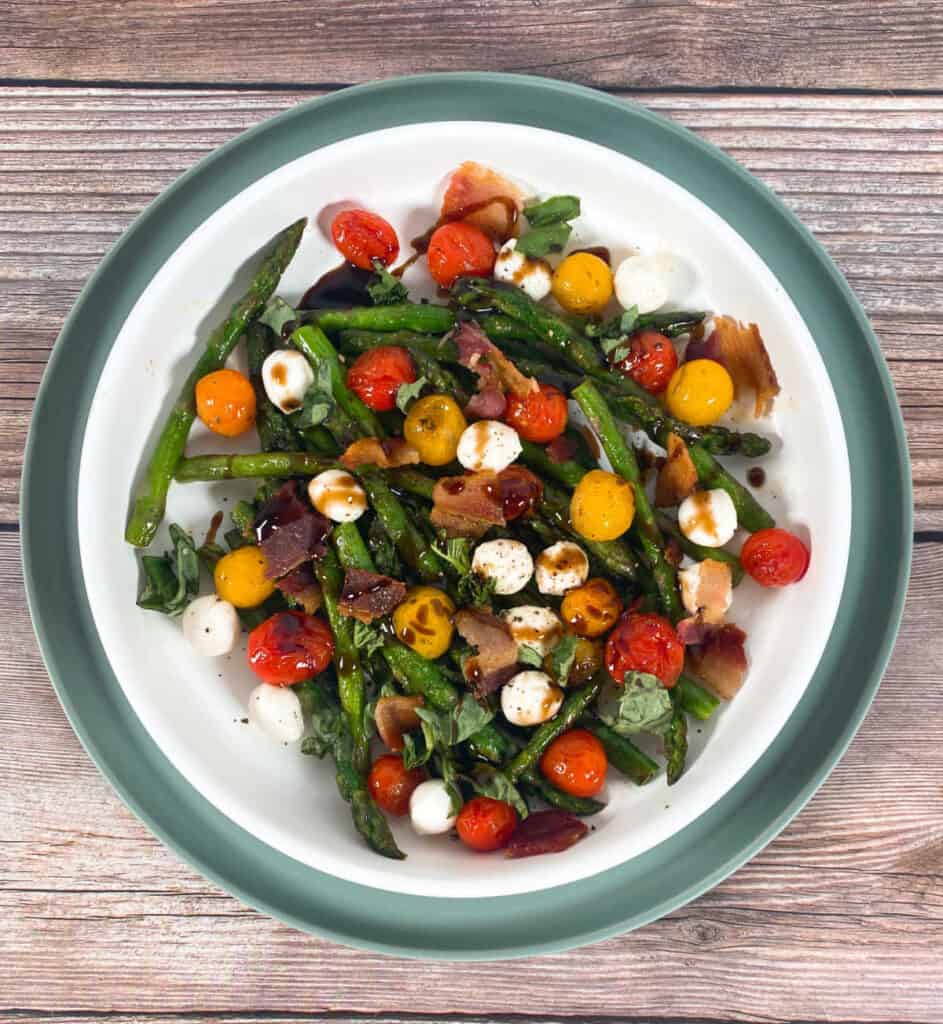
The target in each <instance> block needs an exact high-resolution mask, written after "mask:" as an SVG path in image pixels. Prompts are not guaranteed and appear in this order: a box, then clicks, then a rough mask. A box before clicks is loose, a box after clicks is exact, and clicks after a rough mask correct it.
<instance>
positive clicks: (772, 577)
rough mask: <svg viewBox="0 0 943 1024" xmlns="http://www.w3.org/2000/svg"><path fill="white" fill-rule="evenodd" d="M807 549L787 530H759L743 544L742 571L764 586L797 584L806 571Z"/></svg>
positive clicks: (807, 565) (807, 563)
mask: <svg viewBox="0 0 943 1024" xmlns="http://www.w3.org/2000/svg"><path fill="white" fill-rule="evenodd" d="M809 557H810V556H809V549H808V548H807V547H806V546H805V544H803V543H802V541H801V540H799V538H798V537H797V536H796V535H795V534H793V533H790V532H789V531H788V530H779V529H769V530H758V531H757V532H756V533H754V534H753V535H752V536H751V537H749V538H748V539H747V542H746V543H745V544H744V545H743V550H742V551H741V552H740V561H741V563H742V564H743V568H744V569H746V571H747V572H748V573H749V574H750V575H751V576H752V577H753V579H755V580H756V582H757V583H759V584H761V585H762V586H764V587H785V586H788V585H789V584H790V583H798V582H799V580H801V579H802V577H803V576H805V574H806V570H807V569H808V568H809Z"/></svg>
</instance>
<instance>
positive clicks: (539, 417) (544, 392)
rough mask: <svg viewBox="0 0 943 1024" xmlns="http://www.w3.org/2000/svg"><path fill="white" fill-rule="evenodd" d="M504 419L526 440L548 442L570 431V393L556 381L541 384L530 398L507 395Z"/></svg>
mask: <svg viewBox="0 0 943 1024" xmlns="http://www.w3.org/2000/svg"><path fill="white" fill-rule="evenodd" d="M507 402H508V404H507V409H506V410H505V412H504V422H505V423H507V424H508V425H509V426H512V427H513V428H514V429H515V430H516V431H517V432H518V433H519V434H520V435H521V437H523V438H524V440H525V441H533V442H534V444H547V443H548V442H550V441H552V440H553V439H554V438H555V437H559V436H560V435H561V434H562V433H563V431H564V430H566V421H567V409H566V395H564V394H563V392H562V391H561V390H560V389H559V388H555V387H554V386H553V385H552V384H541V385H540V390H539V391H531V392H530V393H529V394H528V395H527V397H526V398H518V396H517V395H508V396H507Z"/></svg>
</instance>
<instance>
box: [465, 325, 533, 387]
mask: <svg viewBox="0 0 943 1024" xmlns="http://www.w3.org/2000/svg"><path fill="white" fill-rule="evenodd" d="M452 340H453V341H454V342H455V345H456V347H457V348H458V361H459V362H460V363H461V364H462V366H465V367H467V368H468V369H469V370H472V371H474V372H475V373H476V374H477V375H478V390H479V391H485V390H487V389H489V388H497V389H498V390H499V391H503V392H507V391H510V392H511V394H512V395H516V396H517V397H518V398H526V397H527V396H528V395H529V394H530V393H531V392H533V391H539V390H540V385H539V384H538V383H537V381H536V380H534V378H533V377H525V376H524V374H523V373H521V371H520V370H518V368H517V367H516V366H515V365H514V364H513V363H512V362H511V360H510V359H508V357H507V356H506V355H505V354H504V353H503V352H502V351H501V349H499V348H498V347H497V345H493V344H492V343H491V342H490V341H489V340H488V337H487V335H486V334H485V332H484V331H483V330H482V329H481V328H480V327H479V326H478V324H476V323H472V322H471V321H469V320H464V321H462V323H460V324H459V325H458V326H457V327H456V328H455V333H454V335H453V336H452Z"/></svg>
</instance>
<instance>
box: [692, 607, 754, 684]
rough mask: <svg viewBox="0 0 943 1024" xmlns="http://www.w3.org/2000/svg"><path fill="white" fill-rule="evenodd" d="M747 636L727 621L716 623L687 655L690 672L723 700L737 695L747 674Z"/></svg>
mask: <svg viewBox="0 0 943 1024" xmlns="http://www.w3.org/2000/svg"><path fill="white" fill-rule="evenodd" d="M746 638H747V635H746V633H744V632H743V630H742V629H740V628H739V627H737V626H734V625H733V624H732V623H728V624H727V625H725V626H715V627H713V628H712V629H711V631H710V633H709V634H708V635H707V637H706V638H705V640H704V642H703V643H702V644H701V645H700V646H699V647H695V648H694V649H693V650H691V651H690V653H689V654H688V658H689V660H690V662H691V670H692V672H693V673H694V674H695V675H696V676H697V677H698V678H699V679H700V680H701V681H702V682H703V683H705V684H706V685H707V686H709V687H710V689H712V690H713V691H714V693H716V694H717V696H718V697H721V698H722V699H723V700H732V699H733V697H735V696H736V694H737V692H738V691H739V689H740V687H741V686H743V680H744V678H745V677H746V674H747V655H746V651H745V650H744V644H745V642H746Z"/></svg>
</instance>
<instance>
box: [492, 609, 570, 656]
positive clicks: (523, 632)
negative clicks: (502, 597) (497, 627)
mask: <svg viewBox="0 0 943 1024" xmlns="http://www.w3.org/2000/svg"><path fill="white" fill-rule="evenodd" d="M504 621H505V622H506V623H507V624H508V628H509V629H510V630H511V636H512V637H514V639H515V641H516V642H517V643H518V644H526V645H527V646H528V647H533V648H534V650H535V651H537V653H538V654H540V655H541V657H546V656H547V655H548V654H549V653H550V652H551V651H552V650H553V648H554V647H556V645H557V643H558V642H559V640H560V637H561V636H562V635H563V623H562V622H561V621H560V619H559V618H558V617H557V616H556V615H555V614H554V613H553V611H552V610H551V609H550V608H542V607H541V606H540V605H536V604H522V605H520V606H518V607H517V608H511V609H510V610H509V611H506V612H505V613H504Z"/></svg>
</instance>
